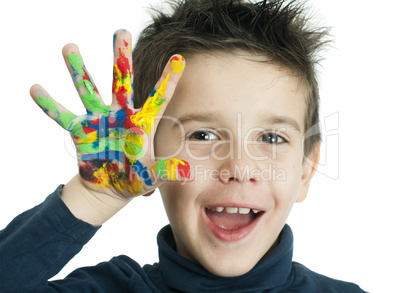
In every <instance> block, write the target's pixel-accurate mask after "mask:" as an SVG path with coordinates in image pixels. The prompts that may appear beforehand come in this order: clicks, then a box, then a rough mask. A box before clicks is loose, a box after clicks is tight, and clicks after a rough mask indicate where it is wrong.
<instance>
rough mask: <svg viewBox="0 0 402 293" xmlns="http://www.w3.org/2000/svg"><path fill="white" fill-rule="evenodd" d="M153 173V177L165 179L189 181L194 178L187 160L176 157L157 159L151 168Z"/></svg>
mask: <svg viewBox="0 0 402 293" xmlns="http://www.w3.org/2000/svg"><path fill="white" fill-rule="evenodd" d="M151 174H152V177H154V178H156V179H161V180H163V181H166V180H168V181H184V182H187V181H192V180H194V177H193V176H192V174H193V172H191V167H190V165H189V164H188V163H187V162H186V161H183V160H179V159H176V158H172V159H162V160H160V161H157V162H156V163H155V164H154V165H153V166H152V168H151ZM154 181H158V180H154Z"/></svg>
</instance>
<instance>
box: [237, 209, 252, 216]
mask: <svg viewBox="0 0 402 293" xmlns="http://www.w3.org/2000/svg"><path fill="white" fill-rule="evenodd" d="M249 212H250V209H249V208H239V214H243V215H245V214H248V213H249Z"/></svg>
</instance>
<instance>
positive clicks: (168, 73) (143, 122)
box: [131, 55, 185, 134]
mask: <svg viewBox="0 0 402 293" xmlns="http://www.w3.org/2000/svg"><path fill="white" fill-rule="evenodd" d="M184 66H185V60H184V58H183V57H182V56H181V55H174V56H172V57H171V58H170V60H169V62H168V63H167V64H166V66H165V69H164V70H163V73H162V76H161V77H160V78H159V80H158V82H157V83H156V85H155V88H154V90H153V91H152V93H151V94H150V95H149V97H148V99H147V100H146V101H145V103H144V105H143V106H142V108H141V110H140V111H139V112H137V113H136V114H135V115H132V116H131V121H132V122H133V123H134V124H135V125H137V126H138V127H139V128H141V129H142V130H143V131H144V132H145V133H147V134H150V133H151V129H152V128H153V127H155V129H156V127H157V126H158V123H159V121H160V119H161V117H162V115H163V113H164V112H165V109H166V107H167V105H168V103H169V101H170V99H171V98H172V96H173V93H174V90H175V88H176V85H177V83H178V82H179V79H180V77H181V75H182V72H183V70H184Z"/></svg>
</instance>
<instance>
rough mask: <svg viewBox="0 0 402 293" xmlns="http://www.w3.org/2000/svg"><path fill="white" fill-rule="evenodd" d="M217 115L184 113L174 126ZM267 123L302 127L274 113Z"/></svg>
mask: <svg viewBox="0 0 402 293" xmlns="http://www.w3.org/2000/svg"><path fill="white" fill-rule="evenodd" d="M216 119H217V116H216V115H214V114H212V113H191V114H187V115H184V116H182V117H180V118H178V119H177V120H178V123H174V124H173V128H177V127H179V124H181V125H184V124H186V123H189V122H193V121H197V122H211V121H216ZM265 123H266V124H285V125H288V126H290V127H292V128H294V129H295V130H296V131H298V132H301V127H300V125H299V123H298V122H297V121H296V120H294V119H292V118H290V117H286V116H278V115H273V116H269V117H267V118H266V119H265Z"/></svg>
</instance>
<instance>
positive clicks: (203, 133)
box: [188, 130, 219, 140]
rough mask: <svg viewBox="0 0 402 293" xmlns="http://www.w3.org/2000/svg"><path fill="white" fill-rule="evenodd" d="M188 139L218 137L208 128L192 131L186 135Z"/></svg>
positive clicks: (212, 138)
mask: <svg viewBox="0 0 402 293" xmlns="http://www.w3.org/2000/svg"><path fill="white" fill-rule="evenodd" d="M188 138H189V139H193V140H215V139H219V138H218V137H217V136H216V135H215V134H213V133H212V132H211V131H208V130H198V131H194V132H193V133H191V134H190V135H189V136H188Z"/></svg>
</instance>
